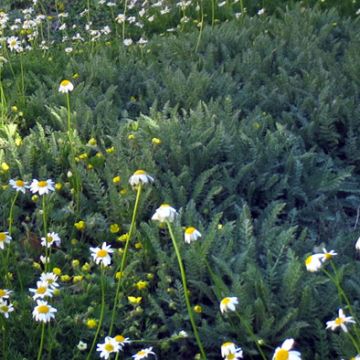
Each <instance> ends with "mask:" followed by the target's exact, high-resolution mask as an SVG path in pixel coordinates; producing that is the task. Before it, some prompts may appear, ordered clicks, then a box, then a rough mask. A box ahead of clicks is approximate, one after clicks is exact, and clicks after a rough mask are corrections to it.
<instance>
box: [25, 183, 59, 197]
mask: <svg viewBox="0 0 360 360" xmlns="http://www.w3.org/2000/svg"><path fill="white" fill-rule="evenodd" d="M54 185H55V183H54V182H53V181H52V180H50V179H48V180H40V181H39V180H36V179H34V180H33V181H32V182H31V184H30V191H31V192H32V193H33V194H35V193H39V195H44V194H48V193H49V192H50V191H55V188H54Z"/></svg>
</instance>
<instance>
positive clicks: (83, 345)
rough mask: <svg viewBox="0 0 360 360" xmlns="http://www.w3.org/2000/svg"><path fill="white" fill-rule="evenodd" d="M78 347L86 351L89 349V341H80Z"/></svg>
mask: <svg viewBox="0 0 360 360" xmlns="http://www.w3.org/2000/svg"><path fill="white" fill-rule="evenodd" d="M76 347H77V348H78V349H79V350H80V351H84V350H86V349H87V343H86V342H84V341H81V340H80V341H79V343H78V344H77V345H76Z"/></svg>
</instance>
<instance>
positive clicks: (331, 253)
mask: <svg viewBox="0 0 360 360" xmlns="http://www.w3.org/2000/svg"><path fill="white" fill-rule="evenodd" d="M336 255H337V253H336V252H335V251H334V250H330V251H327V250H326V249H325V248H324V249H323V254H322V256H323V259H322V261H329V260H331V259H332V258H333V257H334V256H336Z"/></svg>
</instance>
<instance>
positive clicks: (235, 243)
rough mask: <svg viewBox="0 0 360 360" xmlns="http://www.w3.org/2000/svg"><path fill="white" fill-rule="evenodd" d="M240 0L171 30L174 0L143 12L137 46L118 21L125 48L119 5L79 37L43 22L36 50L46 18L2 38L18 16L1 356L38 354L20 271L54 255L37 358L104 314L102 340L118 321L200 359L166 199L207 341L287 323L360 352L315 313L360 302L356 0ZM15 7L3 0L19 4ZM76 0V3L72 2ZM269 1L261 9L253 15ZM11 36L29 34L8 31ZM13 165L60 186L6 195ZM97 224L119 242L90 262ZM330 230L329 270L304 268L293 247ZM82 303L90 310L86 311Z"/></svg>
mask: <svg viewBox="0 0 360 360" xmlns="http://www.w3.org/2000/svg"><path fill="white" fill-rule="evenodd" d="M294 2H295V1H294ZM243 4H244V6H245V7H247V8H248V14H250V15H254V16H249V15H246V16H245V15H243V16H238V17H236V16H235V15H234V14H235V13H236V11H235V10H236V9H238V7H239V6H240V4H239V3H236V4H235V5H234V4H228V3H227V4H226V5H225V6H224V7H221V8H218V9H217V10H216V17H217V18H219V19H221V20H222V21H221V23H220V24H216V25H214V26H213V27H211V25H210V24H211V6H210V5H211V2H204V4H203V3H201V6H204V9H205V10H204V11H205V12H204V14H207V19H208V23H209V25H207V26H204V27H203V28H202V27H199V26H196V24H195V25H194V26H193V22H192V21H190V23H191V26H190V23H189V26H188V28H185V27H184V28H181V26H180V27H179V28H178V29H177V31H176V32H174V34H172V33H167V34H165V35H164V34H163V31H165V30H166V28H169V27H176V24H177V23H178V21H179V14H178V12H177V15H176V14H175V11H173V13H172V12H171V13H170V14H171V18H169V19H168V22H166V21H165V20H164V18H161V17H159V18H156V19H155V20H154V23H153V24H150V23H147V24H146V26H148V28H146V26H145V28H146V30H148V32H147V33H146V34H147V35H148V36H147V37H146V38H147V39H148V43H147V44H135V41H137V40H138V39H139V38H140V37H143V36H144V34H143V33H141V32H140V31H138V32H137V30H136V29H135V30H134V29H132V28H131V24H129V27H128V30H127V31H128V34H131V37H132V38H133V40H134V44H132V45H130V46H125V45H124V44H123V40H124V39H123V37H122V35H121V31H122V29H121V26H119V27H118V28H117V31H118V32H117V33H116V32H115V31H116V30H115V28H116V26H117V25H116V24H115V23H111V26H112V27H113V29H114V31H113V32H112V33H110V34H105V35H104V37H100V38H99V39H98V40H97V41H93V42H92V41H88V40H89V39H85V40H84V41H83V42H74V43H73V45H71V44H70V43H71V40H69V43H68V42H65V43H62V42H61V41H60V35H59V34H55V35H54V36H53V35H51V36H50V38H51V39H56V40H57V41H56V42H55V43H54V44H52V45H51V46H49V49H44V48H42V47H41V41H40V37H41V35H40V34H41V32H39V34H38V36H39V38H36V39H35V40H31V41H30V40H28V39H25V37H24V38H23V40H24V41H25V40H26V41H27V42H29V43H30V44H31V45H32V49H31V50H29V51H24V52H22V51H16V50H15V51H11V49H10V48H9V44H8V41H7V39H8V38H9V37H10V35H11V31H13V30H11V29H10V28H8V27H6V28H4V33H5V34H6V36H7V38H5V39H4V40H3V42H2V44H3V46H2V48H1V49H0V56H1V57H0V62H1V88H0V98H1V106H0V118H1V126H0V148H1V150H0V164H1V174H0V178H1V185H2V190H1V191H0V200H1V201H0V209H1V223H2V230H1V229H0V231H2V232H4V233H5V232H9V233H10V235H11V236H12V241H11V243H10V244H5V249H1V247H0V252H1V266H0V271H1V272H0V274H1V278H0V289H2V288H3V289H4V288H6V289H10V290H12V291H13V293H12V294H11V296H10V299H11V302H12V303H13V306H14V311H13V312H11V313H9V317H8V318H6V317H4V316H2V314H0V319H1V323H0V329H1V334H0V336H1V344H2V345H1V348H0V353H1V356H2V358H4V359H6V358H7V359H10V360H20V359H35V358H36V356H37V355H36V354H38V356H39V347H40V345H39V344H40V339H41V332H42V329H43V328H45V327H44V326H42V324H38V323H37V322H35V320H34V319H33V318H32V311H33V307H34V306H35V303H36V302H35V301H34V300H33V299H32V297H31V296H32V294H31V293H30V292H29V290H28V289H29V288H36V286H35V285H36V281H37V280H38V277H39V276H40V274H41V273H42V272H43V271H44V270H45V271H51V270H52V269H53V268H59V269H61V275H60V273H59V269H57V270H55V272H56V273H58V274H59V282H60V291H59V293H58V294H57V295H56V296H54V298H51V299H50V301H49V302H51V304H52V305H53V306H54V307H55V308H56V309H57V313H56V315H55V320H52V321H51V323H50V326H46V337H45V340H44V349H43V352H42V354H43V358H44V359H45V358H48V359H64V358H65V359H86V357H87V355H88V353H89V349H90V347H91V343H92V341H93V339H94V336H95V333H96V330H97V328H96V326H97V325H98V324H99V323H100V325H101V326H99V327H98V330H99V331H98V339H97V343H102V342H103V341H104V338H105V337H106V336H108V335H110V336H114V335H116V333H122V334H123V335H124V336H125V337H129V338H130V340H131V341H133V344H128V345H126V347H125V348H124V353H121V355H120V356H122V357H120V358H126V359H127V358H129V359H130V358H131V355H132V354H134V353H135V352H136V351H138V350H140V349H141V348H144V347H148V346H152V347H153V351H154V352H155V353H156V354H157V356H158V358H159V359H165V358H176V359H192V358H194V356H195V355H196V354H197V353H199V346H198V343H197V341H196V339H195V336H194V331H193V330H194V329H193V326H192V324H191V323H190V321H189V311H188V308H187V304H186V300H185V299H186V296H185V295H186V294H187V292H186V290H184V282H183V281H182V280H183V277H182V273H181V272H180V270H179V268H178V264H177V254H176V253H175V251H174V248H173V243H172V241H171V238H170V235H171V234H170V233H169V231H168V230H169V228H168V227H167V225H169V224H167V225H160V226H159V225H158V224H157V223H156V222H154V221H151V217H152V216H153V214H154V212H155V211H156V209H157V208H158V207H159V206H160V205H161V204H162V203H168V204H170V205H171V206H173V207H174V208H176V209H177V210H178V212H179V216H178V217H177V219H176V221H175V222H174V223H172V224H171V226H172V229H173V231H174V235H175V237H176V239H177V241H178V245H179V248H180V253H181V256H182V259H183V262H184V265H185V270H186V275H187V286H188V288H189V298H190V302H191V306H192V307H194V306H197V307H196V308H195V311H193V313H192V314H193V316H194V320H195V323H196V326H197V329H198V331H199V336H200V339H201V342H202V345H203V346H204V350H205V353H206V357H207V358H208V359H218V358H220V354H221V352H220V347H221V344H222V343H224V342H226V341H232V342H234V343H236V344H237V345H238V346H241V348H242V349H243V351H244V358H245V359H261V358H262V356H261V351H263V353H264V354H265V356H266V358H267V359H270V358H272V356H273V354H274V350H275V349H276V348H277V347H278V346H280V345H281V343H282V342H283V341H284V340H285V339H289V338H294V339H295V340H296V350H298V351H300V352H301V354H302V358H303V359H315V360H316V359H319V360H320V359H340V358H346V359H350V358H352V357H354V356H356V354H357V353H360V351H359V349H358V348H357V347H359V346H360V336H359V334H360V328H359V326H358V324H354V325H350V326H349V328H350V332H349V333H346V332H341V331H339V330H337V331H334V332H332V331H331V330H329V329H326V323H327V321H330V320H333V319H335V318H336V316H337V315H336V314H337V311H338V309H339V308H342V309H344V312H345V313H346V314H347V315H348V316H352V317H353V318H354V319H355V320H357V318H358V317H359V316H360V314H359V311H358V308H359V300H358V294H359V290H360V283H359V279H358V276H357V274H358V273H357V272H358V271H359V270H360V266H359V262H358V258H357V254H356V250H355V242H356V240H357V238H358V237H359V231H358V225H359V224H358V221H359V208H360V207H359V188H360V152H359V148H360V133H359V132H360V130H359V129H360V118H359V110H360V109H359V106H360V105H359V98H360V83H359V79H358V74H359V72H360V31H359V20H358V18H357V17H356V15H355V12H356V10H357V8H356V2H352V1H351V2H350V1H344V2H342V3H341V5H339V8H338V9H336V8H333V7H331V6H329V4H330V1H325V2H324V3H321V4H315V2H312V1H309V2H308V4H307V5H309V6H310V5H311V6H313V5H314V6H315V8H307V7H305V3H304V2H303V4H302V5H301V4H295V5H293V4H292V5H290V2H289V4H288V7H289V8H290V9H286V6H284V4H283V2H281V5H283V6H281V7H279V6H278V5H280V2H276V1H271V2H270V1H263V2H260V1H259V2H257V3H256V2H251V5H252V6H253V7H252V6H250V5H249V4H250V2H248V1H244V3H243ZM27 5H28V2H24V1H17V2H16V3H15V2H11V3H10V2H8V3H6V2H5V4H4V5H3V6H4V7H5V8H4V10H6V11H7V10H11V11H10V13H9V14H12V15H10V16H17V14H18V11H19V9H21V8H25V7H26V6H27ZM38 5H39V6H40V4H38ZM44 5H45V4H44ZM82 5H83V4H80V2H79V4H78V3H77V4H75V6H74V7H72V11H74V14H75V12H76V11H78V10H80V9H81V10H82V9H83V6H82ZM230 5H231V6H230ZM63 6H64V10H66V9H67V6H69V4H68V3H67V2H64V3H63ZM60 7H61V4H60V2H57V3H56V7H55V6H54V7H51V6H50V7H49V8H47V9H46V10H49V11H53V13H54V14H56V11H59V8H60ZM234 7H236V8H234ZM328 7H329V8H328ZM261 8H265V11H266V12H265V14H263V15H257V14H256V13H257V11H259V10H260V9H261ZM101 9H102V8H101V7H100V5H99V4H97V3H96V4H94V9H93V12H92V15H91V16H92V18H93V19H94V21H95V20H96V21H98V22H99V24H100V23H101V22H102V21H103V19H104V18H103V17H104V13H103V12H102V11H100V10H101ZM149 9H150V8H149ZM171 9H172V8H171ZM110 10H111V8H109V9H108V10H107V11H110ZM200 10H201V9H200ZM200 10H196V9H195V7H194V9H192V8H191V7H190V8H189V9H188V15H187V16H189V17H190V18H191V19H197V20H198V19H199V16H200V15H201V12H199V11H200ZM129 11H131V9H130V10H129ZM149 11H151V9H150V10H149ZM339 12H340V14H339ZM14 14H16V15H14ZM19 14H20V12H19ZM74 14H72V15H71V16H70V19H69V20H68V21H67V24H68V28H70V26H69V24H71V22H72V20H74V21H76V19H77V18H76V17H73V15H74ZM199 14H200V15H199ZM269 14H273V15H272V16H270V15H269ZM344 14H345V15H346V16H344ZM115 15H116V14H115ZM348 15H351V17H350V16H348ZM54 16H55V15H54ZM176 16H177V17H178V18H176ZM225 19H228V20H229V21H223V20H225ZM11 21H13V18H11ZM51 24H54V23H51ZM184 26H185V25H184ZM186 26H187V25H186ZM194 30H195V31H194ZM44 34H46V32H45V31H44ZM14 35H16V36H18V37H20V38H21V36H24V34H22V33H21V30H20V29H18V30H15V33H14ZM123 35H124V34H123ZM84 36H85V35H84ZM125 37H127V36H125ZM50 38H49V39H50ZM144 38H145V37H144ZM49 39H48V40H49ZM46 43H47V44H48V45H50V42H48V41H47V42H46ZM24 44H25V43H24ZM69 44H70V45H71V46H72V50H71V51H69V52H66V51H64V49H65V48H67V47H68V46H69ZM63 79H68V80H69V81H71V82H72V83H73V85H74V90H73V91H71V92H69V93H68V94H65V95H64V94H63V93H60V92H59V90H58V89H59V83H60V82H61V81H62V80H63ZM67 100H69V102H68V101H67ZM69 124H70V125H71V126H69ZM138 169H144V170H146V172H147V173H148V174H150V175H151V176H152V177H153V178H154V180H155V181H154V183H153V184H147V185H144V187H143V191H142V192H141V196H140V198H139V199H140V200H139V201H138V202H137V201H136V198H137V195H139V191H136V188H135V189H134V188H133V187H132V186H131V185H130V184H129V182H128V180H129V178H130V177H131V175H132V174H133V173H134V172H135V171H136V170H138ZM118 177H120V178H118ZM11 179H23V180H25V181H28V182H29V183H30V182H31V181H32V179H45V180H46V179H52V180H53V181H54V182H55V183H56V184H57V186H56V192H55V191H54V192H50V193H49V194H48V195H40V194H30V191H29V190H27V192H26V194H22V193H16V192H15V191H14V188H13V187H12V186H9V180H11ZM134 190H135V191H134ZM16 194H17V195H16ZM135 203H136V204H137V205H138V211H137V214H136V216H135V215H134V216H133V211H134V207H135ZM44 212H45V215H44ZM81 221H83V222H84V223H81ZM81 224H83V226H81ZM115 224H117V225H118V228H117V227H116V226H115ZM134 224H136V225H135V226H134ZM74 225H75V226H74ZM169 226H170V225H169ZM190 226H194V227H195V228H196V229H198V230H199V231H200V233H201V234H202V236H201V238H200V239H199V240H197V241H196V242H193V243H191V244H187V243H185V242H184V241H183V236H184V234H183V230H184V228H185V227H190ZM170 228H171V227H170ZM47 231H49V232H55V233H58V234H59V235H60V237H61V239H62V241H61V245H60V246H59V247H55V248H53V249H52V251H51V253H48V251H50V250H46V253H45V254H46V255H48V256H49V257H50V261H51V262H50V264H49V265H44V264H42V263H41V260H40V256H41V255H44V251H45V250H44V247H42V246H41V237H44V236H46V234H47ZM129 233H131V235H132V237H131V241H130V242H129V243H126V236H127V235H128V234H129ZM1 234H3V233H1ZM0 239H1V237H0ZM124 240H125V241H124ZM103 242H106V243H107V244H111V246H112V248H114V249H116V251H115V252H114V254H113V255H112V263H111V266H108V267H104V268H101V267H100V266H99V265H97V264H95V262H94V261H93V260H94V259H92V257H91V251H90V249H89V248H90V247H96V246H101V244H102V243H103ZM0 244H1V240H0ZM126 244H127V245H129V249H128V248H127V245H126ZM323 248H326V249H327V250H329V251H330V250H335V251H336V252H337V253H338V255H337V256H333V259H330V258H326V259H325V260H323V263H322V269H324V270H325V271H319V272H316V273H311V272H308V271H307V268H306V266H305V264H304V261H305V259H307V258H308V256H309V255H311V254H313V253H321V252H322V251H323ZM8 249H9V250H8ZM118 249H119V250H118ZM127 251H128V252H127ZM124 253H125V254H127V266H126V267H124V268H123V270H124V271H123V273H122V277H121V282H120V283H121V291H120V295H119V299H118V304H117V311H116V318H115V323H114V324H112V307H113V303H114V296H115V294H116V289H117V286H118V284H120V283H119V282H118V277H117V275H116V274H118V272H119V269H120V265H121V264H122V261H123V259H124ZM50 255H51V256H50ZM328 263H330V264H328ZM121 268H122V265H121ZM144 282H145V283H144ZM104 289H105V294H104V298H105V301H104V303H105V304H106V305H105V307H102V304H101V303H102V301H101V300H102V297H101V293H102V291H103V290H104ZM0 295H1V293H0ZM128 296H133V297H138V298H139V297H141V299H140V300H138V303H137V304H136V301H135V303H134V301H133V302H132V301H129V299H128ZM225 297H237V298H238V300H239V305H238V306H237V311H235V312H232V311H228V313H224V314H222V313H221V312H220V310H219V305H220V301H221V300H222V299H223V298H225ZM0 298H1V296H0ZM4 301H5V302H6V304H8V302H9V299H6V298H5V300H2V299H1V301H0V305H1V304H4ZM0 309H1V306H0ZM102 311H103V312H104V318H103V322H102V323H101V321H100V319H101V317H102V316H101V313H102ZM0 312H1V310H0ZM3 314H4V313H3ZM89 319H96V320H97V325H95V328H91V326H88V325H89V323H88V320H89ZM244 324H245V325H244ZM111 328H113V331H111V330H109V329H111ZM249 328H250V331H249ZM180 331H186V333H187V334H188V336H187V337H183V336H182V335H181V333H180V335H179V332H180ZM349 334H351V336H353V340H354V341H352V339H351V338H350V336H348V335H349ZM79 341H84V342H86V343H87V346H88V347H87V349H86V350H80V349H79V348H78V347H77V345H78V344H79ZM259 349H260V350H261V351H260V350H259ZM89 354H90V353H89ZM111 356H113V355H111ZM151 356H152V355H149V358H150V357H151ZM89 357H90V358H94V359H95V358H98V357H99V354H98V353H97V352H96V351H95V350H94V351H93V352H92V354H90V355H89ZM113 358H115V356H114V357H113Z"/></svg>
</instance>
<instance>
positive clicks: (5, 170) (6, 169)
mask: <svg viewBox="0 0 360 360" xmlns="http://www.w3.org/2000/svg"><path fill="white" fill-rule="evenodd" d="M1 169H2V170H3V171H4V172H7V171H9V170H10V166H9V165H8V164H7V163H6V162H3V163H2V164H1Z"/></svg>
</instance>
